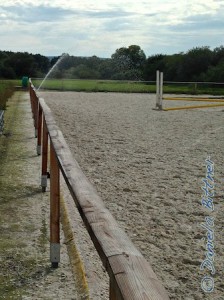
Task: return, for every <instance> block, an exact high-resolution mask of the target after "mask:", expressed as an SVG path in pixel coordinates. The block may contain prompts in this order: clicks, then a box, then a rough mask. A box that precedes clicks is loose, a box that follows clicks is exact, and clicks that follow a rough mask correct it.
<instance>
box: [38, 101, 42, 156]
mask: <svg viewBox="0 0 224 300" xmlns="http://www.w3.org/2000/svg"><path fill="white" fill-rule="evenodd" d="M42 116H43V111H42V107H41V105H40V104H39V103H38V126H37V155H41V137H42V120H43V117H42Z"/></svg>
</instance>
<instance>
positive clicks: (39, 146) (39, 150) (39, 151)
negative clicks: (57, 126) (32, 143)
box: [37, 145, 41, 155]
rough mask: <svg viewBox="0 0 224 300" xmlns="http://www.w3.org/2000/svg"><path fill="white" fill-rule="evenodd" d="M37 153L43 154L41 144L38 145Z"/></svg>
mask: <svg viewBox="0 0 224 300" xmlns="http://www.w3.org/2000/svg"><path fill="white" fill-rule="evenodd" d="M37 155H41V145H37Z"/></svg>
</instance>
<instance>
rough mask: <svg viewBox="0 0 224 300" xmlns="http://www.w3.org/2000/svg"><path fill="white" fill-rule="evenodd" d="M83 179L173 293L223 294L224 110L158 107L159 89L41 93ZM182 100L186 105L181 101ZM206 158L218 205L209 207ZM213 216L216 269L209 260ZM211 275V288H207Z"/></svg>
mask: <svg viewBox="0 0 224 300" xmlns="http://www.w3.org/2000/svg"><path fill="white" fill-rule="evenodd" d="M41 97H43V98H44V99H45V101H46V103H47V104H48V105H49V107H50V108H51V110H52V112H53V114H54V116H55V119H56V122H57V123H58V126H59V128H60V129H61V131H62V132H63V134H64V137H65V139H66V141H67V142H68V144H69V147H70V149H71V151H72V153H73V156H74V158H75V159H76V160H77V161H78V163H79V164H80V166H81V168H82V170H83V171H84V173H85V174H86V176H87V178H88V179H89V180H90V181H91V182H92V183H93V185H94V186H95V187H96V189H97V191H98V193H99V194H100V196H101V197H102V199H103V201H104V202H105V204H106V207H107V208H108V209H109V211H110V212H111V213H112V214H113V216H114V217H115V219H116V220H117V222H118V224H119V225H120V227H122V228H123V229H124V231H125V232H126V233H127V234H128V235H129V237H130V238H131V240H132V241H133V243H134V244H135V245H136V247H137V248H138V249H139V250H140V251H141V253H142V254H143V256H144V257H145V258H146V259H147V260H148V261H149V263H150V264H151V266H152V268H153V270H154V272H155V273H156V274H157V275H158V277H159V278H160V279H161V281H162V283H163V285H164V287H165V288H166V289H167V291H168V293H169V296H170V298H171V299H188V300H190V299H192V300H193V299H222V298H220V297H222V296H223V294H224V285H223V251H222V250H223V247H224V239H223V237H222V236H223V231H222V230H223V225H224V221H223V213H224V202H223V199H224V188H223V187H224V185H223V183H224V169H223V166H224V130H223V124H224V123H223V118H224V108H223V107H215V108H209V109H207V108H202V109H197V110H180V111H169V112H165V111H155V110H153V108H154V107H155V95H153V94H151V95H150V94H116V93H72V92H41ZM183 105H185V104H183ZM206 159H207V160H208V159H209V160H210V162H211V163H212V164H213V166H214V172H213V173H214V174H213V179H214V182H215V184H214V192H215V196H214V199H213V200H214V202H213V204H214V210H213V211H211V210H209V209H206V207H203V205H202V197H203V186H204V182H205V181H204V182H203V179H205V178H206ZM207 217H210V218H213V220H214V224H213V225H214V226H213V228H212V229H213V231H214V233H215V234H214V251H215V256H214V258H213V263H214V266H215V273H214V274H211V270H209V268H207V267H204V268H202V267H201V264H202V262H203V261H204V260H205V259H206V243H207V231H208V230H206V228H205V227H203V226H202V225H203V224H205V220H206V218H207ZM204 276H212V277H213V279H214V283H215V286H214V290H213V291H212V292H211V293H205V291H203V289H202V286H201V284H202V279H203V278H204Z"/></svg>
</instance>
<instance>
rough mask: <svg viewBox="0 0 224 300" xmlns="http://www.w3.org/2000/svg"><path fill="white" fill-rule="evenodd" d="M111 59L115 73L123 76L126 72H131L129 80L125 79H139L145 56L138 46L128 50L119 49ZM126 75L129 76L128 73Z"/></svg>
mask: <svg viewBox="0 0 224 300" xmlns="http://www.w3.org/2000/svg"><path fill="white" fill-rule="evenodd" d="M111 59H112V63H113V68H114V71H115V73H118V74H120V73H124V74H125V73H126V72H127V71H132V76H131V78H127V79H133V80H136V79H141V77H142V71H143V66H144V63H145V61H146V56H145V53H144V51H143V50H142V49H141V48H140V47H139V46H137V45H131V46H129V47H128V48H126V47H122V48H119V49H117V50H116V52H115V53H114V54H112V56H111ZM128 74H129V75H130V72H128ZM114 76H115V75H114Z"/></svg>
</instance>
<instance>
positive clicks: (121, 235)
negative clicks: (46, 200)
mask: <svg viewBox="0 0 224 300" xmlns="http://www.w3.org/2000/svg"><path fill="white" fill-rule="evenodd" d="M30 99H31V106H32V112H33V119H34V127H35V136H36V137H37V154H38V155H40V154H42V179H41V186H42V190H43V191H45V190H46V187H47V174H48V173H47V167H48V166H47V164H48V159H47V156H48V141H49V144H50V260H51V263H52V266H53V267H57V266H58V263H59V261H60V227H59V226H60V222H59V214H60V210H59V204H60V196H59V195H60V171H61V173H62V175H63V177H64V179H65V182H66V184H67V186H68V188H69V190H70V193H71V195H72V197H73V199H74V202H75V204H76V206H77V208H78V211H79V213H80V215H81V217H82V219H83V221H84V224H85V226H86V229H87V231H88V233H89V235H90V237H91V239H92V241H93V243H94V246H95V248H96V250H97V252H98V254H99V256H100V258H101V261H102V263H103V265H104V267H105V269H106V270H107V273H108V275H109V278H110V296H109V299H111V300H121V299H122V300H137V299H138V300H140V299H141V300H143V299H144V300H147V299H148V300H166V299H169V297H168V294H167V292H166V290H165V289H164V287H163V286H162V284H161V282H160V281H159V280H158V278H157V276H156V275H155V273H154V272H153V270H152V268H151V266H150V265H149V263H148V262H147V261H146V259H145V258H144V257H143V256H142V254H141V253H140V252H139V251H138V250H137V249H136V247H135V246H134V245H133V243H132V242H131V240H130V239H129V237H128V236H127V235H126V233H125V232H124V231H123V230H121V229H120V228H119V226H118V224H117V222H116V221H115V219H114V217H113V216H112V215H111V213H110V212H109V210H108V209H107V208H106V207H105V205H104V203H103V201H102V199H101V198H100V197H99V195H98V194H97V192H96V190H95V188H94V187H93V186H92V185H91V183H90V182H89V181H88V179H87V178H86V176H85V175H84V174H83V172H82V170H81V168H80V166H79V165H78V163H77V162H76V161H75V159H74V158H73V157H72V154H71V151H70V149H69V147H68V145H67V143H66V141H65V139H64V137H63V135H62V132H61V131H60V129H59V128H58V126H57V125H56V122H55V120H54V118H53V115H52V113H51V110H50V108H49V107H48V106H47V105H46V103H45V101H44V99H42V98H39V97H38V96H37V94H36V91H35V88H34V86H33V85H32V82H31V81H30Z"/></svg>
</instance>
